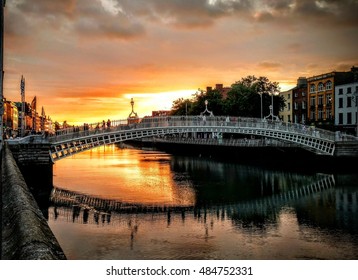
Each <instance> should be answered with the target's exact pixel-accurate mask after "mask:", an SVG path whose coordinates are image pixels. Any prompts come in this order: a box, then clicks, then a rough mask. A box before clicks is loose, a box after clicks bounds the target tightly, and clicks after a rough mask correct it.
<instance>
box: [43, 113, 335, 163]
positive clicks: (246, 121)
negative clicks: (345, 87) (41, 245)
mask: <svg viewBox="0 0 358 280" xmlns="http://www.w3.org/2000/svg"><path fill="white" fill-rule="evenodd" d="M181 133H188V134H189V133H191V135H196V133H214V134H216V135H223V134H224V135H225V134H242V135H254V136H259V137H264V138H272V139H276V140H279V141H283V142H286V143H293V144H295V145H298V146H300V147H302V148H305V149H307V150H310V151H313V152H315V153H317V154H325V155H333V154H334V150H335V140H336V134H335V133H334V132H331V131H326V130H322V129H317V128H311V127H308V126H304V125H300V124H291V123H283V122H279V121H271V120H265V119H264V120H263V119H256V118H241V117H226V116H225V117H203V116H163V117H146V118H142V119H140V118H128V119H126V120H120V121H112V122H111V124H110V126H107V125H106V124H103V125H102V123H101V124H97V125H85V126H81V127H70V128H66V129H63V130H60V131H57V132H56V135H53V136H48V137H47V138H46V141H48V142H49V143H50V144H51V148H50V155H51V158H52V160H53V161H57V160H59V159H62V158H65V157H67V156H70V155H73V154H76V153H79V152H82V151H85V150H89V149H92V148H96V147H99V146H102V145H107V144H113V143H118V142H122V141H126V140H134V139H139V138H144V137H156V136H162V135H170V134H181ZM219 143H220V142H218V145H219Z"/></svg>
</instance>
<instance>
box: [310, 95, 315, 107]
mask: <svg viewBox="0 0 358 280" xmlns="http://www.w3.org/2000/svg"><path fill="white" fill-rule="evenodd" d="M311 106H316V97H314V96H311Z"/></svg>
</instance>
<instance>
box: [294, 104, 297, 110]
mask: <svg viewBox="0 0 358 280" xmlns="http://www.w3.org/2000/svg"><path fill="white" fill-rule="evenodd" d="M294 104H295V110H298V103H297V102H295V103H294Z"/></svg>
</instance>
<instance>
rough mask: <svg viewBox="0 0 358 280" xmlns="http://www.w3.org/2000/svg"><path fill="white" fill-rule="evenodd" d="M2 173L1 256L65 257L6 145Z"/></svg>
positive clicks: (19, 257) (17, 257) (44, 258)
mask: <svg viewBox="0 0 358 280" xmlns="http://www.w3.org/2000/svg"><path fill="white" fill-rule="evenodd" d="M1 172H2V182H1V183H2V211H1V212H2V213H1V214H2V217H1V221H2V240H1V241H2V250H1V258H2V259H8V260H30V259H31V260H38V259H39V260H64V259H66V257H65V254H64V253H63V251H62V249H61V247H60V245H59V244H58V242H57V240H56V238H55V236H54V235H53V233H52V231H51V230H50V228H49V226H48V224H47V221H46V219H45V218H44V216H43V214H42V213H41V211H40V209H39V208H38V205H37V203H36V201H35V199H34V197H33V195H32V193H31V192H30V190H29V189H28V187H27V185H26V183H25V180H24V178H23V176H22V174H21V172H20V170H19V168H18V166H17V164H16V162H15V160H14V157H13V155H12V153H11V151H10V150H9V148H8V147H7V146H5V147H4V148H3V151H2V164H1Z"/></svg>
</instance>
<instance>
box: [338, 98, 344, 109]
mask: <svg viewBox="0 0 358 280" xmlns="http://www.w3.org/2000/svg"><path fill="white" fill-rule="evenodd" d="M338 108H343V98H339V99H338Z"/></svg>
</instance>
